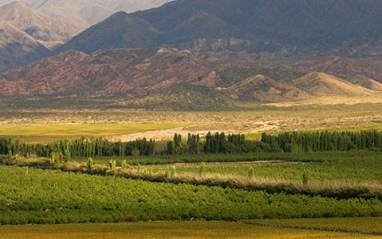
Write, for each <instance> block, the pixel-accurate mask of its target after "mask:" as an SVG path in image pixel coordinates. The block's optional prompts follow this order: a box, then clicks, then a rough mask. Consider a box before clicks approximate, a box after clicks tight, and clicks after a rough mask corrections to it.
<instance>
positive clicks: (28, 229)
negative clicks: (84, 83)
mask: <svg viewBox="0 0 382 239" xmlns="http://www.w3.org/2000/svg"><path fill="white" fill-rule="evenodd" d="M0 238H13V239H18V238H28V239H34V238H39V239H48V238H49V239H54V238H60V239H69V238H70V239H76V238H92V239H98V238H114V239H119V238H142V239H145V238H159V239H161V238H163V239H169V238H237V239H239V238H267V239H273V238H300V239H303V238H381V237H380V236H373V235H363V234H358V233H342V232H327V231H318V230H301V229H289V228H277V227H266V226H254V225H248V224H243V223H234V222H138V223H117V224H68V225H25V226H0Z"/></svg>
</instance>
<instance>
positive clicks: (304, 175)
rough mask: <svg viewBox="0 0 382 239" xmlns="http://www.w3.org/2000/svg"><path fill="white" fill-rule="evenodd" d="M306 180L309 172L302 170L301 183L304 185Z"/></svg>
mask: <svg viewBox="0 0 382 239" xmlns="http://www.w3.org/2000/svg"><path fill="white" fill-rule="evenodd" d="M308 182H309V173H308V171H306V170H305V171H304V172H303V173H302V183H303V184H304V185H308Z"/></svg>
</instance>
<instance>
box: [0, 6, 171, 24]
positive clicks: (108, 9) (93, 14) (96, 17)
mask: <svg viewBox="0 0 382 239" xmlns="http://www.w3.org/2000/svg"><path fill="white" fill-rule="evenodd" d="M13 1H14V0H0V5H3V4H7V3H10V2H13ZM169 1H172V0H20V2H22V3H24V4H26V5H27V6H29V7H31V8H33V9H36V10H38V11H40V12H42V13H44V14H46V15H49V16H51V17H54V18H57V19H63V20H66V21H69V22H71V23H74V24H76V25H81V26H91V25H93V24H95V23H98V22H100V21H102V20H104V19H106V18H107V17H109V16H111V15H112V14H113V13H115V12H118V11H125V12H135V11H138V10H144V9H149V8H154V7H158V6H160V5H162V4H164V3H167V2H169Z"/></svg>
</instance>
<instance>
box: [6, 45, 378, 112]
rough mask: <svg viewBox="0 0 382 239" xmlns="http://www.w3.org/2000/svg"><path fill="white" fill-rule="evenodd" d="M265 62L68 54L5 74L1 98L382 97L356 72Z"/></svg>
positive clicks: (206, 102) (216, 56) (160, 103)
mask: <svg viewBox="0 0 382 239" xmlns="http://www.w3.org/2000/svg"><path fill="white" fill-rule="evenodd" d="M371 59H376V58H371ZM343 61H346V58H344V60H343ZM360 62H364V59H362V58H361V59H360ZM261 64H262V61H261V60H259V59H258V56H257V55H241V56H240V57H239V56H230V55H229V54H228V55H227V54H226V53H203V54H202V53H191V52H189V51H186V50H182V51H180V50H176V49H172V48H153V49H130V50H128V49H116V50H103V51H98V52H96V53H93V54H90V55H88V54H85V53H82V52H78V51H69V52H63V53H60V54H58V55H56V56H53V57H48V58H44V59H42V60H39V61H37V62H34V63H32V64H29V65H27V66H23V67H19V68H14V69H10V70H7V71H4V72H0V96H22V97H31V96H32V97H35V96H44V97H53V98H57V97H59V98H94V97H114V98H115V97H117V98H118V97H121V99H123V100H120V104H121V105H125V106H131V107H148V108H155V107H159V108H161V107H162V108H163V107H165V106H166V105H171V106H173V107H174V108H175V109H182V108H184V109H186V108H187V109H197V108H198V107H199V109H200V108H203V109H211V108H215V109H219V108H224V107H230V106H232V107H233V106H234V105H235V104H236V103H235V102H290V101H303V100H309V99H313V98H316V97H326V96H330V97H346V98H349V99H352V97H374V98H378V99H379V98H381V97H382V91H381V90H382V88H381V87H380V85H381V84H380V83H378V82H376V81H374V80H372V79H370V78H367V77H365V76H360V75H358V72H353V73H354V74H353V73H351V74H349V75H347V78H348V79H349V80H345V79H342V78H339V77H336V76H333V75H329V74H327V73H322V72H311V73H308V74H301V73H295V72H287V71H280V70H278V69H270V68H261V67H260V65H261ZM354 67H355V68H357V67H356V66H354ZM233 76H234V77H233Z"/></svg>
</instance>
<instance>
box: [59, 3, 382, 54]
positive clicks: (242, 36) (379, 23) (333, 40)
mask: <svg viewBox="0 0 382 239" xmlns="http://www.w3.org/2000/svg"><path fill="white" fill-rule="evenodd" d="M381 12H382V1H379V0H364V1H362V2H360V1H359V0H293V1H290V0H257V1H253V0H193V1H189V0H178V1H174V2H170V3H168V4H165V5H163V6H161V7H159V8H155V9H150V10H146V11H140V12H136V13H132V14H127V13H122V12H119V13H116V14H114V15H113V16H111V17H110V18H108V19H106V20H105V21H103V22H101V23H99V24H97V25H95V26H93V27H91V28H89V29H88V30H86V31H84V32H83V33H81V34H80V35H78V36H77V37H75V38H74V39H73V40H71V41H70V42H68V43H67V44H65V45H64V46H63V47H62V48H61V49H60V51H65V50H79V51H83V52H85V53H93V52H95V51H97V50H100V49H105V48H126V47H127V48H142V47H159V46H172V47H176V48H178V49H189V50H192V51H223V50H230V51H243V50H244V51H247V52H257V53H259V52H268V53H273V54H276V55H285V56H291V55H293V56H296V55H297V56H322V55H343V56H372V55H373V56H375V55H382V35H381V29H382V14H380V13H381ZM87 42H91V45H90V46H89V45H87V44H84V43H87Z"/></svg>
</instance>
